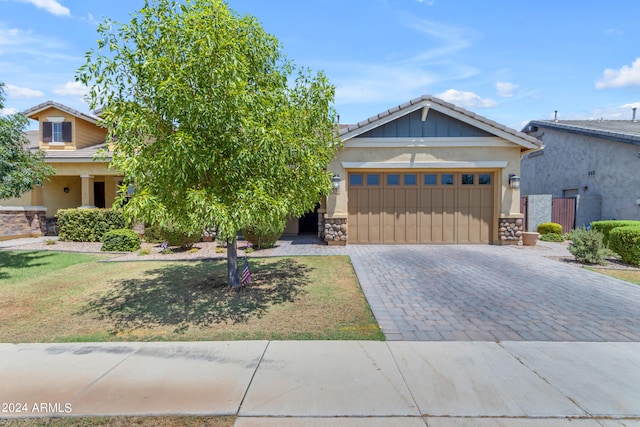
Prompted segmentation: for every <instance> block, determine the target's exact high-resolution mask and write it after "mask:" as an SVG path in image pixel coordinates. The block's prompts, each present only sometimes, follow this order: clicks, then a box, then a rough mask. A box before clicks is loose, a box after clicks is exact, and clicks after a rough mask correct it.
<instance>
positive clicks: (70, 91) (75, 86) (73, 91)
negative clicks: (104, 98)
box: [53, 82, 87, 96]
mask: <svg viewBox="0 0 640 427" xmlns="http://www.w3.org/2000/svg"><path fill="white" fill-rule="evenodd" d="M53 93H55V94H56V95H65V96H66V95H71V96H84V95H86V93H87V87H86V86H85V85H83V84H82V83H80V82H67V83H65V84H64V85H62V86H58V87H57V88H55V89H54V90H53Z"/></svg>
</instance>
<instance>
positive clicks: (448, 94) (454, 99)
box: [436, 89, 498, 108]
mask: <svg viewBox="0 0 640 427" xmlns="http://www.w3.org/2000/svg"><path fill="white" fill-rule="evenodd" d="M436 97H438V98H441V99H443V100H445V101H447V102H450V103H452V104H455V105H458V106H460V107H465V108H491V107H496V106H497V105H498V103H497V102H496V101H494V100H492V99H484V98H480V97H479V96H478V95H476V94H475V93H473V92H464V91H460V90H456V89H447V90H445V91H444V92H442V93H440V94H438V95H436Z"/></svg>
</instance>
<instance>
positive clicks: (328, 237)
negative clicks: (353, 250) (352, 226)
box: [318, 213, 347, 245]
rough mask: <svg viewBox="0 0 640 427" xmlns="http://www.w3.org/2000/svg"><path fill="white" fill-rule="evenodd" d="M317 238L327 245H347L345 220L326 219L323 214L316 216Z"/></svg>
mask: <svg viewBox="0 0 640 427" xmlns="http://www.w3.org/2000/svg"><path fill="white" fill-rule="evenodd" d="M318 237H319V238H320V240H322V241H323V242H327V244H329V245H346V244H347V219H346V218H326V217H325V214H322V213H319V214H318Z"/></svg>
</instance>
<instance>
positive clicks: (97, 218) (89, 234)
mask: <svg viewBox="0 0 640 427" xmlns="http://www.w3.org/2000/svg"><path fill="white" fill-rule="evenodd" d="M56 219H57V224H58V227H59V233H58V235H59V237H60V240H66V241H72V242H100V241H102V237H103V236H104V234H105V233H106V232H107V231H110V230H117V229H122V228H125V227H126V221H125V219H124V216H123V215H122V212H120V211H117V210H113V209H60V210H59V211H58V213H57V214H56Z"/></svg>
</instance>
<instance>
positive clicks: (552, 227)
mask: <svg viewBox="0 0 640 427" xmlns="http://www.w3.org/2000/svg"><path fill="white" fill-rule="evenodd" d="M536 231H537V232H538V233H540V234H542V235H544V234H549V233H555V234H559V235H562V225H560V224H558V223H556V222H543V223H541V224H538V229H537V230H536Z"/></svg>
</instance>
